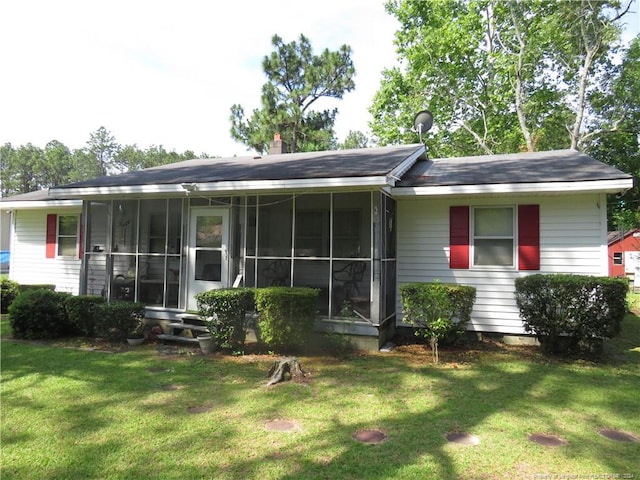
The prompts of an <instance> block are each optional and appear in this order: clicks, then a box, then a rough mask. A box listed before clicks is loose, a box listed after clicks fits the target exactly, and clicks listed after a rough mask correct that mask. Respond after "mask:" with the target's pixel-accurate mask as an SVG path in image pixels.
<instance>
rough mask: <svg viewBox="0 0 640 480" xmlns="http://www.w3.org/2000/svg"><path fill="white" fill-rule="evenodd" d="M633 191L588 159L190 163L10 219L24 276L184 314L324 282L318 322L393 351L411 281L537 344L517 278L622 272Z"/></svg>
mask: <svg viewBox="0 0 640 480" xmlns="http://www.w3.org/2000/svg"><path fill="white" fill-rule="evenodd" d="M632 184H633V180H632V177H631V176H630V175H628V174H626V173H623V172H621V171H619V170H617V169H616V168H613V167H611V166H608V165H605V164H603V163H601V162H599V161H596V160H594V159H593V158H591V157H589V156H587V155H585V154H583V153H580V152H578V151H574V150H561V151H551V152H537V153H517V154H509V155H493V156H477V157H464V158H443V159H429V158H428V156H427V153H426V149H425V146H424V145H422V144H413V145H403V146H392V147H380V148H366V149H354V150H341V151H325V152H312V153H295V154H270V155H266V156H253V157H251V156H248V157H233V158H214V159H196V160H188V161H184V162H180V163H175V164H171V165H165V166H160V167H154V168H149V169H145V170H141V171H134V172H128V173H124V174H121V175H114V176H106V177H100V178H96V179H93V180H88V181H83V182H78V183H74V184H70V185H65V186H61V187H58V188H53V189H50V190H49V192H48V195H46V194H44V193H43V192H40V193H34V194H27V195H25V196H17V197H13V198H8V199H4V200H3V201H2V208H3V209H5V210H11V211H12V212H13V217H12V265H11V278H13V279H15V280H17V281H18V282H23V283H55V284H56V285H57V286H58V289H60V290H65V291H69V292H72V293H87V294H97V295H104V296H105V297H107V298H109V299H123V300H131V301H134V300H135V301H139V302H142V303H144V304H145V305H146V306H147V315H148V317H151V318H158V319H169V320H171V319H174V318H176V317H178V316H179V315H180V314H182V313H184V312H185V311H188V310H192V309H195V308H196V304H195V302H194V294H196V293H198V292H201V291H205V290H209V289H212V288H220V287H228V286H233V285H244V286H250V287H253V286H257V287H262V286H268V285H292V286H310V287H316V288H318V289H319V290H320V296H319V300H318V312H319V315H318V320H317V328H318V329H319V330H325V331H335V332H342V333H348V334H351V335H354V338H355V339H357V340H358V342H359V343H360V344H361V345H364V346H368V347H369V348H377V347H379V346H380V345H382V344H383V343H384V342H385V341H386V340H387V339H388V338H389V336H390V335H392V334H393V332H394V329H395V328H396V326H397V325H402V310H401V307H400V302H399V293H398V291H399V286H400V285H401V284H403V283H406V282H416V281H432V280H436V279H438V280H440V281H442V282H454V283H459V284H465V285H473V286H474V287H476V289H477V299H476V303H475V306H474V309H473V312H472V319H471V322H470V325H469V329H470V330H473V331H477V332H493V333H499V334H505V335H510V334H515V335H521V334H524V333H525V332H524V330H523V327H522V322H521V319H520V317H519V313H518V309H517V307H516V303H515V299H514V281H515V279H516V278H518V277H520V276H523V275H529V274H532V273H559V272H565V273H576V274H587V275H605V276H606V275H607V273H608V272H607V266H608V262H607V255H608V252H607V218H606V217H607V214H606V212H607V208H606V202H607V197H606V196H607V194H610V193H617V192H621V191H624V190H626V189H628V188H630V187H631V186H632ZM29 195H32V197H29ZM38 195H40V196H38Z"/></svg>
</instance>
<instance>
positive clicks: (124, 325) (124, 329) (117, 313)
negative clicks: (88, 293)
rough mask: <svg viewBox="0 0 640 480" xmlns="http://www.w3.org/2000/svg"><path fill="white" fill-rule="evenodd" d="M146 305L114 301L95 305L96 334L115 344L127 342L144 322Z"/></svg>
mask: <svg viewBox="0 0 640 480" xmlns="http://www.w3.org/2000/svg"><path fill="white" fill-rule="evenodd" d="M144 313H145V310H144V305H143V304H141V303H133V302H125V301H112V302H109V303H98V304H96V305H95V315H96V317H95V318H96V319H97V321H96V330H97V331H96V333H97V334H98V336H100V337H102V338H104V339H106V340H110V341H115V342H125V341H126V340H127V337H128V336H129V334H130V333H131V332H133V331H134V330H136V329H137V328H139V325H140V323H141V322H142V321H143V320H144Z"/></svg>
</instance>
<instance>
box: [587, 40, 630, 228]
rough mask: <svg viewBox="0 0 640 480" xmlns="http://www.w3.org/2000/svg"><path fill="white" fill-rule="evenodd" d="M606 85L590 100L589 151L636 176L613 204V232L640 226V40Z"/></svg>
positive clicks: (610, 225) (625, 55)
mask: <svg viewBox="0 0 640 480" xmlns="http://www.w3.org/2000/svg"><path fill="white" fill-rule="evenodd" d="M602 83H603V85H604V86H605V87H606V89H604V90H601V91H596V92H594V93H593V94H592V95H591V99H590V100H591V103H592V104H593V105H594V111H595V114H596V120H595V122H594V130H592V132H591V133H590V134H589V135H588V136H587V137H586V140H587V141H588V143H587V145H586V151H587V152H588V153H589V154H590V155H592V156H593V157H594V158H597V159H598V160H601V161H603V162H605V163H608V164H609V165H613V166H615V167H617V168H619V169H620V170H622V171H624V172H627V173H630V174H632V175H633V176H634V180H635V181H634V186H633V188H631V189H629V190H628V191H627V192H625V193H624V194H623V195H621V196H617V197H614V198H611V199H610V202H609V207H610V208H609V230H625V229H629V228H634V227H638V226H640V211H639V209H640V37H636V38H635V39H634V40H633V41H632V42H631V44H630V45H629V48H628V49H627V50H626V52H624V57H623V61H622V63H621V64H620V65H618V66H617V67H615V68H611V69H610V70H609V71H608V75H607V77H605V78H603V82H602Z"/></svg>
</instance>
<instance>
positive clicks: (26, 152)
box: [1, 143, 42, 195]
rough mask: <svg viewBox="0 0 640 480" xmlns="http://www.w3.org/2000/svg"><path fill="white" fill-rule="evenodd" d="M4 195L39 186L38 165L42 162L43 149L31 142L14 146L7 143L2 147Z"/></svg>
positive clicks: (23, 191)
mask: <svg viewBox="0 0 640 480" xmlns="http://www.w3.org/2000/svg"><path fill="white" fill-rule="evenodd" d="M1 154H2V157H3V159H2V164H3V169H4V170H3V172H2V190H3V195H5V194H6V195H15V194H18V193H25V192H30V191H32V190H37V189H38V188H39V178H38V167H39V166H40V165H41V164H42V162H41V158H42V150H41V149H40V148H38V147H36V146H35V145H33V144H31V143H27V144H26V145H22V146H20V147H18V148H13V147H12V146H11V144H5V146H4V147H3V149H2V152H1Z"/></svg>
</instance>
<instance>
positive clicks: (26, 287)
mask: <svg viewBox="0 0 640 480" xmlns="http://www.w3.org/2000/svg"><path fill="white" fill-rule="evenodd" d="M43 288H44V289H45V290H51V291H52V292H55V291H56V286H55V285H54V284H53V283H34V284H23V283H21V284H20V292H21V293H22V292H26V291H29V290H42V289H43Z"/></svg>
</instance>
